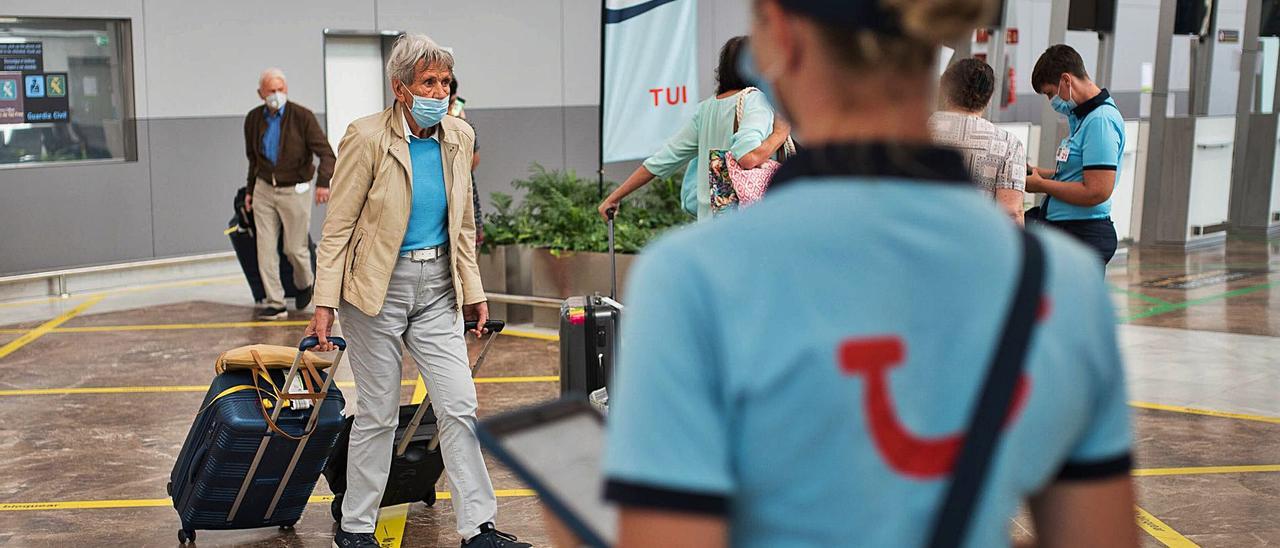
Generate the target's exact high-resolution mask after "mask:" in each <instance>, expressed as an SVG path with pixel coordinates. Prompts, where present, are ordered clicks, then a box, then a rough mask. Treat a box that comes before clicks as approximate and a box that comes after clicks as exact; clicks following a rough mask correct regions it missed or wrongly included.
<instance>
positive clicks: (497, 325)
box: [462, 320, 507, 333]
mask: <svg viewBox="0 0 1280 548" xmlns="http://www.w3.org/2000/svg"><path fill="white" fill-rule="evenodd" d="M478 323H479V322H463V324H462V330H463V331H472V330H474V329H475V328H476V325H477V324H478ZM506 327H507V322H504V321H502V320H489V321H487V322H484V328H485V329H488V330H489V331H491V332H493V333H502V330H503V329H504V328H506Z"/></svg>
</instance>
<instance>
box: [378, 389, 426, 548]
mask: <svg viewBox="0 0 1280 548" xmlns="http://www.w3.org/2000/svg"><path fill="white" fill-rule="evenodd" d="M426 398H427V385H426V384H424V383H423V382H422V377H421V376H419V377H418V378H417V379H415V380H414V381H413V397H412V398H410V400H409V401H410V403H413V404H415V405H417V404H421V403H422V401H423V400H425V399H426ZM408 517H409V505H408V504H398V505H396V506H391V507H389V508H383V509H382V510H381V511H380V512H378V526H377V528H376V529H375V530H374V533H375V535H376V536H377V537H378V546H381V547H382V548H400V541H401V538H402V537H403V536H404V522H405V520H406V519H408Z"/></svg>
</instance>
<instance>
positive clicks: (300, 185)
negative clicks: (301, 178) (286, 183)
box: [293, 183, 311, 194]
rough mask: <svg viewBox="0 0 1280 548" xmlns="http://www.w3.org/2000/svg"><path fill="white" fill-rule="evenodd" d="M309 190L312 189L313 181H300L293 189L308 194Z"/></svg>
mask: <svg viewBox="0 0 1280 548" xmlns="http://www.w3.org/2000/svg"><path fill="white" fill-rule="evenodd" d="M308 190H311V183H298V184H296V185H293V191H294V192H297V193H298V194H306V193H307V191H308Z"/></svg>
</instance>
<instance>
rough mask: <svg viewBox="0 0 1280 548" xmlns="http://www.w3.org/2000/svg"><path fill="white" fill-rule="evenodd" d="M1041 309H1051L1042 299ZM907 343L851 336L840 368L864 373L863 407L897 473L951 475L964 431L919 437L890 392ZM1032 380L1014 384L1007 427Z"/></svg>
mask: <svg viewBox="0 0 1280 548" xmlns="http://www.w3.org/2000/svg"><path fill="white" fill-rule="evenodd" d="M1041 313H1042V314H1044V313H1047V307H1046V303H1044V302H1042V303H1041ZM905 357H906V346H905V345H904V344H903V342H902V339H900V338H898V337H896V336H882V337H871V338H861V339H849V340H846V341H845V342H843V343H841V344H840V348H839V355H838V356H837V358H838V359H839V361H840V368H841V370H843V371H844V372H845V373H846V374H848V375H854V376H861V377H863V382H864V385H863V386H864V389H863V398H862V399H863V406H864V411H865V413H866V416H867V421H868V426H869V427H870V430H871V436H872V438H873V439H874V441H875V444H876V450H877V451H879V452H880V455H881V457H883V458H884V460H885V462H886V463H888V465H889V466H890V467H891V468H893V469H894V470H895V471H897V472H898V473H899V474H902V475H905V476H911V477H914V478H920V479H931V478H937V477H940V476H943V475H946V474H948V473H949V472H950V471H951V469H952V467H953V466H954V465H955V460H956V457H957V456H958V455H959V453H960V447H961V446H962V445H963V443H964V436H963V435H962V434H951V435H947V436H940V437H936V438H925V437H922V436H918V435H916V434H914V433H912V432H911V431H909V430H908V429H907V427H906V426H905V425H903V424H902V421H901V419H899V417H898V413H897V411H896V410H895V409H894V406H893V401H892V399H891V395H890V393H889V379H888V377H889V370H890V369H893V368H894V367H896V366H898V365H901V364H902V362H903V360H904V359H905ZM1029 388H1030V380H1029V379H1028V377H1027V376H1026V374H1025V373H1024V374H1023V375H1022V377H1021V378H1019V379H1018V385H1017V387H1016V388H1015V389H1014V394H1013V401H1012V402H1011V404H1010V406H1009V414H1008V416H1007V417H1006V419H1005V426H1006V427H1008V426H1009V425H1010V424H1012V423H1013V421H1014V420H1016V419H1017V417H1018V414H1019V413H1020V412H1021V410H1022V408H1023V406H1024V404H1025V403H1026V400H1027V394H1028V390H1029Z"/></svg>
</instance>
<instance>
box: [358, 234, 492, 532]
mask: <svg viewBox="0 0 1280 548" xmlns="http://www.w3.org/2000/svg"><path fill="white" fill-rule="evenodd" d="M450 264H451V262H450V257H449V256H448V255H444V256H442V257H440V258H438V259H434V260H430V261H425V262H414V261H412V260H410V259H407V258H404V257H401V258H400V259H399V260H398V261H397V262H396V266H395V271H394V272H392V274H391V281H390V283H389V284H388V286H387V299H386V302H385V303H384V304H383V306H382V310H381V311H380V312H379V313H378V315H377V316H366V315H364V313H363V312H360V310H359V309H357V308H356V307H355V306H353V305H351V303H348V302H347V301H345V300H344V301H342V305H341V308H340V309H339V310H338V319H339V320H341V321H342V330H343V334H344V336H346V338H347V340H348V341H350V343H351V346H350V348H349V351H348V353H347V361H348V363H349V364H350V365H351V373H352V374H353V375H354V376H355V380H356V394H357V397H356V409H357V410H356V418H355V423H354V424H353V425H352V426H351V439H350V445H349V446H348V448H347V492H346V494H345V495H344V496H343V499H342V530H343V531H346V532H348V533H372V532H374V529H375V527H376V525H377V523H378V506H379V503H381V502H382V495H383V492H384V491H385V489H386V485H387V477H388V475H389V472H390V471H391V453H392V450H393V444H394V443H395V433H396V426H397V425H399V421H400V387H401V384H400V380H401V374H400V368H401V359H402V358H401V356H402V347H401V343H403V345H404V346H403V348H406V349H408V351H409V355H410V356H412V357H413V361H414V363H416V364H417V366H418V373H419V374H420V375H422V378H423V379H424V380H425V381H426V385H427V395H428V396H430V397H431V405H432V410H434V411H435V413H436V425H437V427H438V428H439V435H440V453H441V456H442V457H443V460H444V470H445V473H446V474H447V476H448V479H449V492H450V493H451V495H452V496H453V498H452V502H453V513H454V517H455V518H456V520H457V530H458V534H459V535H461V536H462V538H471V537H473V536H475V535H477V534H479V533H480V525H482V524H484V523H486V522H492V521H495V517H496V515H497V513H498V500H497V498H496V497H495V495H494V492H493V483H492V482H491V481H490V479H489V471H488V469H487V468H485V463H484V457H483V456H482V455H481V454H480V441H479V440H478V439H477V438H476V410H477V408H478V407H479V403H478V402H477V400H476V385H475V383H474V382H473V381H472V380H471V367H470V365H469V364H468V363H467V343H466V340H465V339H463V335H462V315H461V314H459V313H458V309H457V307H456V304H457V297H456V296H455V295H454V289H453V274H452V272H451V270H450Z"/></svg>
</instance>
